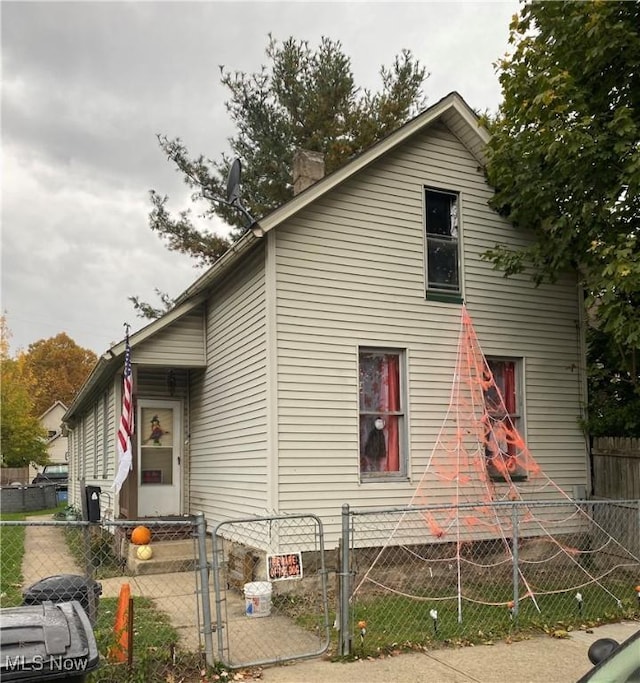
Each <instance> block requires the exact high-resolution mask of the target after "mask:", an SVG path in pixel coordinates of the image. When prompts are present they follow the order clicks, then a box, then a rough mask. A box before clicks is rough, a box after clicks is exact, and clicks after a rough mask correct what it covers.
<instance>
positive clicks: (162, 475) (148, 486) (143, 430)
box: [136, 399, 184, 517]
mask: <svg viewBox="0 0 640 683" xmlns="http://www.w3.org/2000/svg"><path fill="white" fill-rule="evenodd" d="M181 415H182V411H181V403H180V401H162V400H153V399H140V400H139V401H138V415H137V418H138V419H137V422H136V433H137V435H138V516H139V517H155V516H165V515H179V514H180V513H181V509H180V502H181V496H180V493H181V486H180V482H181V470H182V467H181V465H182V443H183V442H184V439H183V438H182V419H181Z"/></svg>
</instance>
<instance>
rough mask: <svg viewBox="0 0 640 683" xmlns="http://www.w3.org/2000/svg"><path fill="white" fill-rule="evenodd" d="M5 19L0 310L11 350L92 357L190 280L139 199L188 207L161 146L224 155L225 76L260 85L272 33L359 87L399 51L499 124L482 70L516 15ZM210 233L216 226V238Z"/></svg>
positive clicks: (198, 6) (279, 9) (260, 8)
mask: <svg viewBox="0 0 640 683" xmlns="http://www.w3.org/2000/svg"><path fill="white" fill-rule="evenodd" d="M0 11H1V13H2V14H1V21H2V126H1V128H2V164H3V168H2V171H3V178H2V242H1V246H2V310H3V311H4V312H5V314H6V316H7V321H8V326H9V329H10V330H11V332H12V335H13V336H12V339H11V352H12V354H15V353H16V351H17V350H18V349H24V350H26V349H27V347H28V345H29V344H30V343H32V342H35V341H38V340H40V339H47V338H49V337H52V336H55V335H56V334H58V333H59V332H66V333H67V334H68V335H69V336H70V337H71V338H73V339H74V340H75V341H76V342H77V343H78V344H79V345H80V346H83V347H86V348H89V349H92V350H93V351H95V352H96V353H98V354H100V353H103V352H104V351H105V350H106V349H107V348H108V347H109V346H110V345H111V344H112V343H114V342H118V341H120V340H121V339H122V338H123V336H124V327H123V325H124V323H125V322H126V323H129V324H131V325H132V329H133V331H135V330H137V329H139V328H140V327H142V326H143V325H144V324H145V321H143V320H141V319H139V318H137V317H136V315H135V312H134V310H133V307H132V305H131V303H130V302H129V301H128V300H127V297H128V296H130V295H133V294H135V295H139V296H140V297H141V298H142V299H143V300H146V301H150V302H153V303H154V304H157V300H156V298H155V295H154V288H155V287H158V288H159V289H161V290H163V291H166V292H168V293H169V294H170V295H171V296H172V297H176V296H177V295H178V294H180V293H181V292H182V291H183V290H184V289H185V288H186V287H187V286H188V285H189V284H190V283H191V282H192V281H193V280H195V279H196V278H197V277H198V276H199V275H200V274H201V273H200V271H198V270H197V269H195V268H194V266H193V261H192V260H191V259H189V257H187V256H183V255H180V254H177V253H175V252H170V251H168V250H167V249H166V248H165V247H164V246H163V244H162V242H161V241H160V239H159V238H158V237H157V236H156V235H155V234H154V233H152V232H151V230H150V229H149V227H148V221H147V215H148V213H149V209H150V204H149V198H148V197H149V195H148V193H149V190H150V189H151V188H154V189H156V190H158V191H159V192H161V193H163V194H168V195H169V196H170V198H171V201H170V206H171V207H172V208H176V209H181V208H185V207H186V206H187V204H188V201H187V197H188V190H187V188H186V187H185V186H184V185H183V184H182V181H181V178H180V176H179V175H178V174H177V172H176V171H175V170H174V167H173V166H172V165H171V164H170V163H169V162H168V161H166V159H165V158H164V157H163V155H162V152H161V151H160V148H159V147H158V144H157V140H156V134H157V133H164V134H167V135H168V136H169V137H177V136H179V137H181V138H182V140H183V141H184V142H185V144H186V145H187V147H188V148H189V150H190V152H192V153H193V155H194V156H195V155H198V154H205V155H206V156H209V157H211V158H218V157H219V156H220V155H221V154H222V153H223V152H225V151H228V146H227V139H228V138H229V137H230V136H231V135H233V134H234V132H235V131H234V129H233V128H232V126H231V123H230V121H229V119H228V116H227V114H226V112H225V108H224V102H225V100H226V98H227V93H226V91H225V90H224V88H223V87H222V86H221V85H220V82H219V69H218V66H219V65H221V64H222V65H225V66H226V67H227V68H229V69H231V70H242V71H248V72H253V71H257V70H259V68H260V66H261V65H262V64H264V63H266V58H265V47H266V45H267V40H268V37H267V36H268V33H270V32H271V33H272V34H273V36H274V37H275V38H277V39H279V40H281V39H286V38H288V37H289V36H294V37H295V38H297V39H305V40H308V41H309V42H310V43H311V44H312V45H317V44H318V42H319V39H320V37H321V36H327V37H330V38H332V39H334V40H340V41H341V42H342V45H343V48H344V51H345V53H346V54H347V55H349V56H350V57H351V61H352V67H353V71H354V74H355V79H356V83H357V84H358V85H360V86H363V87H369V88H371V89H373V90H377V89H378V88H379V86H380V80H379V68H380V66H381V65H382V64H385V65H390V64H391V63H392V61H393V58H394V56H395V55H397V54H398V53H399V52H400V51H401V50H402V49H403V48H408V49H410V50H411V51H412V52H413V53H414V55H415V56H417V57H418V58H419V59H420V61H421V63H422V64H423V65H424V66H426V68H427V70H428V71H429V72H430V74H431V76H430V77H429V79H428V80H427V82H426V85H425V93H426V95H427V98H428V100H427V104H433V103H435V102H436V101H437V100H438V99H440V98H441V97H443V96H444V95H446V94H447V93H449V92H451V91H452V90H457V91H458V92H459V93H460V94H461V95H462V96H463V97H464V98H465V99H466V100H467V102H468V103H469V104H470V105H471V106H472V107H473V108H474V109H476V110H480V111H483V110H485V109H489V110H492V111H495V110H496V108H497V106H498V104H499V102H500V87H499V84H498V79H497V75H496V73H495V70H494V66H493V64H494V63H495V62H496V60H497V59H499V58H500V57H501V56H503V55H504V54H505V52H506V51H507V50H508V44H507V38H508V27H509V22H510V19H511V17H512V15H513V14H514V13H516V12H517V11H518V3H517V2H516V1H509V2H493V3H490V2H466V3H462V2H447V3H435V2H420V3H401V2H395V3H383V2H349V3H338V2H316V3H312V2H255V3H249V2H65V3H59V2H7V1H6V0H3V2H2V4H1V6H0ZM210 228H211V229H212V230H217V231H220V230H221V229H224V226H223V225H222V224H221V223H215V222H212V223H210Z"/></svg>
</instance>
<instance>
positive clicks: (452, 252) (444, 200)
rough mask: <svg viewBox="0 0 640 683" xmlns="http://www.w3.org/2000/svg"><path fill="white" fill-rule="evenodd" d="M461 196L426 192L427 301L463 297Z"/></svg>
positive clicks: (432, 190)
mask: <svg viewBox="0 0 640 683" xmlns="http://www.w3.org/2000/svg"><path fill="white" fill-rule="evenodd" d="M459 203H460V202H459V195H458V193H457V192H449V191H445V190H436V189H434V188H430V187H426V188H425V190H424V205H425V236H426V252H427V253H426V271H427V276H426V279H427V298H429V295H430V294H431V295H435V297H438V296H440V297H444V298H447V297H448V298H453V299H456V298H459V297H460V296H461V295H462V286H461V281H460V239H459Z"/></svg>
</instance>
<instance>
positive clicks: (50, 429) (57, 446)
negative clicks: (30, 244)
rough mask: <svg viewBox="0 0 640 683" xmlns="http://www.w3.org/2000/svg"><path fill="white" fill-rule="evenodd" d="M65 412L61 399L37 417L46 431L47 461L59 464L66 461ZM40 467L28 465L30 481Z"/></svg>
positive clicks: (65, 407) (65, 408)
mask: <svg viewBox="0 0 640 683" xmlns="http://www.w3.org/2000/svg"><path fill="white" fill-rule="evenodd" d="M66 412H67V406H66V405H65V404H64V403H63V402H62V401H55V402H54V403H53V404H52V405H50V406H49V407H48V408H47V410H45V411H44V413H42V415H40V417H39V418H38V420H39V422H40V425H41V426H42V427H43V428H44V429H45V430H46V432H47V462H49V463H50V464H60V463H65V462H67V458H68V453H67V447H68V444H67V437H66V435H65V434H64V433H63V430H62V418H63V417H64V414H65V413H66ZM39 469H41V467H34V466H33V465H30V466H29V479H28V481H31V480H32V479H33V478H34V477H35V476H36V474H37V473H38V470H39Z"/></svg>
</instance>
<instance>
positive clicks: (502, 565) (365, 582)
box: [352, 307, 640, 622]
mask: <svg viewBox="0 0 640 683" xmlns="http://www.w3.org/2000/svg"><path fill="white" fill-rule="evenodd" d="M505 370H506V371H508V372H511V373H513V368H512V367H509V366H506V367H505V366H504V365H503V366H500V365H499V364H498V371H499V372H503V371H505ZM499 379H500V382H498V381H496V376H494V373H493V372H492V369H491V365H490V363H489V362H488V361H487V359H486V358H485V356H484V354H483V352H482V349H481V347H480V343H479V341H478V337H477V335H476V332H475V329H474V327H473V323H472V320H471V318H470V316H469V314H468V312H467V310H466V309H465V308H464V307H463V308H462V318H461V327H460V334H459V340H458V349H457V359H456V367H455V372H454V377H453V383H452V387H451V395H450V402H449V406H448V409H447V412H446V417H445V419H444V421H443V423H442V426H441V428H440V431H439V434H438V437H437V440H436V443H435V445H434V448H433V450H432V452H431V454H430V456H429V458H428V461H427V466H426V468H425V471H424V473H423V475H422V477H421V479H420V482H419V483H418V485H417V487H416V490H415V493H414V495H413V497H412V499H411V502H410V504H409V506H408V509H407V510H406V511H404V512H402V513H401V514H400V516H399V517H397V518H396V520H395V521H394V522H393V523H392V524H391V525H389V526H387V528H388V529H389V532H388V537H387V538H386V539H384V540H383V542H382V543H381V544H380V545H379V546H378V551H377V553H374V554H373V555H371V554H370V555H369V557H370V558H372V559H371V560H370V561H369V562H368V563H367V568H361V569H362V570H361V572H360V573H359V574H358V579H357V580H356V582H355V589H354V591H353V594H352V595H353V597H355V596H357V594H358V593H359V592H361V591H366V589H367V587H369V588H371V587H372V586H373V587H375V590H378V591H380V590H382V591H385V590H388V591H390V592H393V593H396V594H401V595H403V596H405V597H407V598H414V599H415V600H419V601H429V602H433V601H434V600H435V601H438V600H447V599H454V600H455V601H456V603H457V612H458V621H460V622H461V621H462V605H463V603H464V602H475V603H482V604H485V605H496V606H498V605H500V606H503V607H504V606H505V605H508V606H510V608H511V609H513V607H514V605H513V601H512V600H511V599H510V598H511V595H512V594H510V591H511V587H512V586H513V584H514V583H515V584H517V587H518V590H517V593H516V605H515V609H516V610H517V609H518V604H521V603H522V601H524V600H528V601H530V604H531V605H532V606H533V607H534V609H535V610H537V611H538V612H540V606H539V598H540V596H543V595H554V594H559V593H565V594H566V593H568V592H571V595H572V597H575V599H576V600H577V601H578V606H579V607H580V608H582V600H583V597H582V592H581V591H584V590H585V588H586V587H592V588H593V587H597V588H598V590H599V591H600V592H601V593H602V595H603V596H604V597H605V598H606V599H607V600H609V599H611V600H613V601H614V604H615V605H618V606H620V604H621V603H620V597H619V596H618V595H617V594H616V593H615V592H614V590H612V589H611V587H610V584H609V582H607V580H606V579H607V577H609V576H610V575H611V574H612V572H614V571H617V570H619V569H620V568H622V569H623V570H624V568H625V567H629V568H635V569H636V570H637V567H638V563H639V562H640V560H639V559H638V557H636V556H635V555H634V554H633V553H632V552H631V551H630V550H628V549H627V548H626V547H625V546H624V545H623V544H622V543H621V542H620V541H618V540H617V539H616V538H614V536H613V535H612V534H611V533H610V532H609V531H607V530H606V529H605V528H604V526H603V525H601V524H600V523H599V522H598V521H597V520H596V519H594V517H593V516H592V515H591V514H590V509H589V507H588V506H586V505H585V504H584V502H582V503H576V502H575V501H574V500H573V499H572V498H571V497H570V496H569V495H567V494H566V493H565V492H564V490H562V489H561V488H560V487H559V486H557V485H556V484H555V483H554V482H553V481H552V480H551V479H550V478H549V477H548V476H547V475H546V474H545V473H544V471H543V470H542V468H541V467H540V465H539V463H538V462H537V461H536V459H535V458H534V457H533V455H532V453H531V452H530V450H529V448H528V447H527V444H526V443H525V441H524V438H523V437H522V435H521V433H520V432H519V430H518V428H517V421H518V415H517V406H516V405H515V401H514V398H513V394H514V393H515V379H514V377H513V376H507V377H506V378H505V377H504V376H501V377H500V378H499ZM504 394H507V395H506V396H505V395H504ZM443 495H444V496H447V497H449V501H448V503H446V504H442V505H439V504H438V502H439V501H442V500H443ZM544 500H551V501H553V504H549V505H548V506H545V505H544V504H543V503H541V501H544ZM514 509H515V512H514ZM514 514H515V515H516V516H517V519H516V520H515V524H516V526H517V532H516V533H514ZM416 520H419V521H418V523H417V524H416ZM585 532H588V534H587V533H585ZM516 534H517V535H518V536H519V538H518V540H517V542H514V538H515V537H516ZM587 537H588V538H589V542H588V543H587V542H585V540H584V539H585V538H587ZM534 543H535V552H526V551H530V550H531V549H532V548H533V545H534ZM434 547H440V549H441V550H440V551H439V552H434V551H433V548H434ZM479 549H480V550H479ZM391 551H393V554H394V555H395V557H396V562H397V554H398V552H400V551H402V552H404V553H405V557H406V558H407V562H409V561H410V562H411V566H412V567H413V569H412V571H411V572H410V573H411V578H409V579H407V580H406V581H404V582H401V584H398V583H395V584H394V583H392V581H390V580H388V578H389V572H384V571H380V570H381V567H382V565H384V564H385V563H386V562H387V561H388V558H389V557H390V555H391ZM518 551H520V555H519V556H518V555H517V553H518ZM514 554H516V555H515V556H514ZM603 554H607V555H608V556H609V557H612V558H613V560H609V561H607V562H605V563H602V562H598V561H595V560H594V561H590V560H591V559H593V558H595V557H596V556H598V557H602V556H603ZM421 563H422V564H423V565H424V566H423V567H421ZM439 564H441V565H442V567H446V568H447V570H448V572H449V575H450V576H454V579H453V580H452V581H451V582H450V583H449V584H448V589H449V590H448V592H447V590H444V589H443V585H444V584H442V585H440V586H437V585H436V578H437V575H438V567H439ZM514 568H515V569H514ZM440 573H441V575H444V574H446V573H447V572H445V571H444V570H443V571H442V572H440ZM500 575H502V576H503V577H504V582H503V583H504V584H505V587H506V588H507V589H508V590H507V591H506V593H505V591H500V590H497V591H496V592H495V593H494V594H490V593H489V594H488V593H487V592H486V591H485V592H482V591H480V590H479V589H478V588H477V585H478V584H480V583H482V582H486V578H487V576H489V578H496V577H498V576H500ZM425 577H426V578H425ZM483 577H484V578H483ZM550 577H551V579H552V580H550ZM474 584H475V585H474ZM431 588H433V589H434V592H433V593H432V594H430V593H429V590H430V589H431ZM436 589H437V590H436ZM505 595H506V596H507V597H505Z"/></svg>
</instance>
